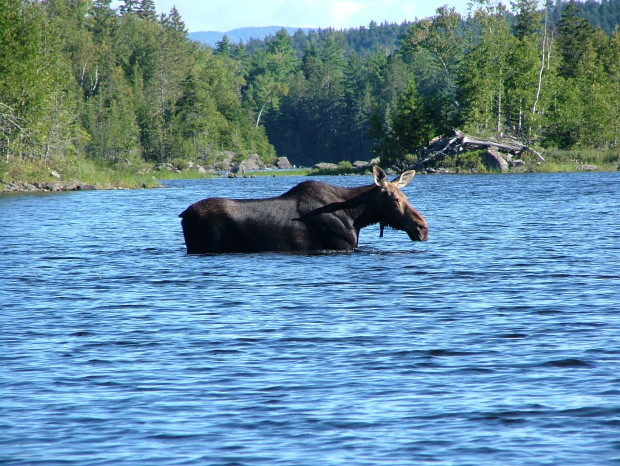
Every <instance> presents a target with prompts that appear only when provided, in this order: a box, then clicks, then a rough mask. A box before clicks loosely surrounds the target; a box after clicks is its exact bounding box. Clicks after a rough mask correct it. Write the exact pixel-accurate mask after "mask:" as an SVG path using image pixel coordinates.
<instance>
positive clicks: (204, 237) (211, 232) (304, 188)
mask: <svg viewBox="0 0 620 466" xmlns="http://www.w3.org/2000/svg"><path fill="white" fill-rule="evenodd" d="M414 174H415V173H414V172H406V173H403V174H402V175H400V176H399V177H397V178H396V179H395V180H394V181H392V182H390V181H387V179H386V176H385V172H384V171H383V170H381V168H379V167H375V168H374V170H373V175H374V180H375V184H372V185H369V186H361V187H358V188H343V187H339V186H333V185H330V184H327V183H322V182H319V181H305V182H303V183H300V184H298V185H297V186H295V187H293V188H292V189H291V190H290V191H288V192H286V193H284V194H282V195H281V196H278V197H273V198H269V199H245V200H236V199H225V198H219V197H215V198H209V199H204V200H202V201H198V202H196V203H195V204H192V205H191V206H189V207H188V208H187V209H186V210H185V211H184V212H183V213H182V214H181V215H180V217H181V218H182V219H183V220H182V221H181V225H182V227H183V235H184V237H185V245H186V247H187V252H188V253H189V254H207V253H223V252H262V251H282V252H285V251H300V252H303V251H321V250H351V249H354V248H356V247H357V242H358V237H359V232H360V230H361V229H362V228H364V227H366V226H368V225H371V224H375V223H379V222H380V223H381V225H382V226H383V225H389V226H391V227H393V228H395V229H397V230H404V231H406V232H407V234H408V235H409V237H410V238H411V240H412V241H426V239H427V237H428V226H427V224H426V221H425V220H424V217H422V215H421V214H420V213H419V212H418V211H417V210H415V209H414V208H413V207H411V205H409V203H408V202H407V198H406V197H405V195H404V194H403V193H402V192H401V191H400V189H399V187H403V186H405V185H406V184H407V183H408V182H409V181H410V180H411V179H412V178H413V175H414Z"/></svg>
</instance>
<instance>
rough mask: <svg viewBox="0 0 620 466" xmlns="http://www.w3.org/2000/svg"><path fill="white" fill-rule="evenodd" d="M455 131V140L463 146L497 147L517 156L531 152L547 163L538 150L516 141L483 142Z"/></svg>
mask: <svg viewBox="0 0 620 466" xmlns="http://www.w3.org/2000/svg"><path fill="white" fill-rule="evenodd" d="M453 131H454V135H455V138H454V140H459V139H460V140H461V144H463V145H464V144H471V145H474V146H481V147H497V148H498V149H503V150H505V151H508V152H511V153H516V154H520V153H522V152H525V151H529V152H531V153H532V154H534V155H535V156H536V157H538V160H540V161H541V162H545V159H544V157H543V156H542V155H541V154H540V153H539V152H538V151H536V150H534V149H532V148H531V147H530V146H526V145H525V144H520V143H518V142H514V141H500V142H495V141H490V140H483V139H477V138H474V137H472V136H468V135H467V134H465V133H462V132H461V131H459V130H457V129H455V130H453Z"/></svg>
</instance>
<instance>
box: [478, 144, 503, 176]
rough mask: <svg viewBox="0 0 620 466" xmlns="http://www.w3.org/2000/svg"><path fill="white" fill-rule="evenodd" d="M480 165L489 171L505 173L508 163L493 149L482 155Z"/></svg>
mask: <svg viewBox="0 0 620 466" xmlns="http://www.w3.org/2000/svg"><path fill="white" fill-rule="evenodd" d="M481 157H482V163H483V164H484V166H485V167H487V168H488V169H489V170H494V171H499V172H507V171H508V162H507V161H506V159H505V158H504V156H503V155H502V153H501V152H499V151H497V150H495V149H487V150H485V151H484V152H483V153H482V154H481Z"/></svg>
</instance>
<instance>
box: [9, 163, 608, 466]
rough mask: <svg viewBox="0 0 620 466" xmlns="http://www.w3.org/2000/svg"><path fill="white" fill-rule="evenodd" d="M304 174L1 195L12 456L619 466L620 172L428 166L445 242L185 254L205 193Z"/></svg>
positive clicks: (251, 190) (434, 222)
mask: <svg viewBox="0 0 620 466" xmlns="http://www.w3.org/2000/svg"><path fill="white" fill-rule="evenodd" d="M301 180H302V178H296V177H278V178H256V179H227V178H218V179H213V180H194V181H176V182H169V183H168V184H169V186H170V187H169V188H167V189H159V190H148V191H92V192H75V193H55V194H41V195H11V196H4V197H0V264H1V266H0V267H1V268H0V280H1V282H0V293H1V296H0V306H1V308H2V312H1V315H0V328H1V332H0V360H1V361H2V365H1V366H0V414H1V415H0V463H3V464H45V465H54V464H76V465H90V464H96V465H99V464H102V465H118V464H165V465H168V464H169V465H178V464H187V465H194V464H196V465H198V464H200V465H202V464H264V465H273V464H298V465H315V464H346V465H366V464H368V465H369V464H394V465H399V464H402V465H405V464H407V465H409V464H442V465H443V464H454V465H461V464H463V465H465V464H472V465H485V464H489V465H491V464H502V465H510V464H514V465H524V464H528V465H532V464H545V465H547V464H549V465H551V464H557V465H570V464H574V465H583V464H589V465H597V464H601V465H602V464H620V441H619V440H618V439H619V438H620V437H619V435H620V375H619V374H620V318H619V317H618V309H619V308H620V173H584V174H530V175H497V176H491V175H487V176H475V175H471V176H469V175H468V176H418V177H416V178H415V179H414V181H413V182H412V183H411V184H410V185H409V186H408V187H406V188H405V189H404V192H405V193H406V194H407V196H408V197H409V199H410V201H411V203H412V205H413V206H414V207H416V208H417V209H418V210H420V211H421V212H422V213H423V214H424V216H425V217H426V219H427V221H428V223H429V228H430V239H429V241H428V242H426V243H412V242H411V241H409V239H408V237H407V236H406V235H405V234H404V233H402V232H396V231H392V230H386V232H385V236H384V238H379V228H378V226H374V227H369V228H368V229H366V230H363V232H362V235H361V239H360V249H359V250H358V251H356V252H353V253H334V254H324V255H299V254H252V255H240V254H226V255H219V256H188V255H186V254H185V249H184V244H183V237H182V233H181V229H180V222H179V218H178V217H177V215H178V214H179V213H180V212H181V211H182V210H183V209H185V207H187V206H188V205H189V204H191V203H193V202H195V201H197V200H199V199H202V198H204V197H208V196H216V195H218V196H229V197H236V198H244V197H263V196H271V195H277V194H280V193H282V192H284V191H286V190H287V189H289V188H290V187H291V186H293V185H294V184H296V183H298V182H299V181H301ZM324 180H325V181H328V182H331V183H335V184H343V185H347V186H356V185H361V184H366V183H370V182H371V177H370V176H366V177H331V178H325V179H324Z"/></svg>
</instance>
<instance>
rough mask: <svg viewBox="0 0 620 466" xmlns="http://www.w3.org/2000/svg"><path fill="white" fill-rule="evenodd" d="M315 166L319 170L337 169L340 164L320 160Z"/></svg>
mask: <svg viewBox="0 0 620 466" xmlns="http://www.w3.org/2000/svg"><path fill="white" fill-rule="evenodd" d="M313 168H316V169H318V170H337V169H338V165H336V164H335V163H329V162H320V163H317V164H315V165H314V167H313Z"/></svg>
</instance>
